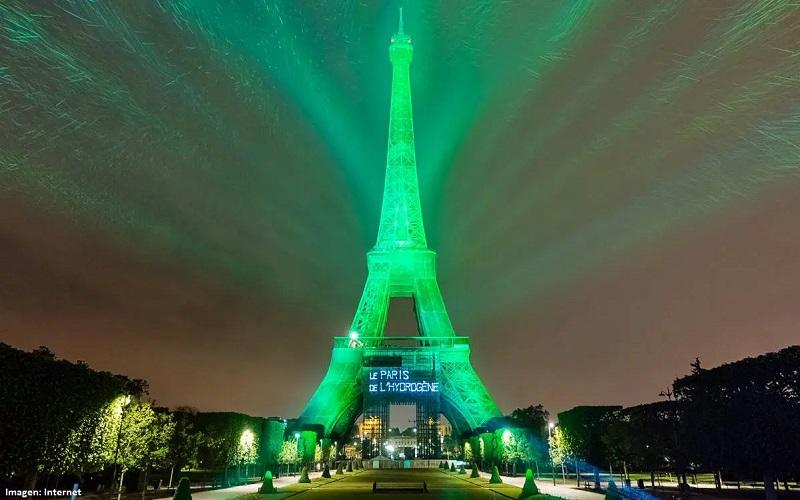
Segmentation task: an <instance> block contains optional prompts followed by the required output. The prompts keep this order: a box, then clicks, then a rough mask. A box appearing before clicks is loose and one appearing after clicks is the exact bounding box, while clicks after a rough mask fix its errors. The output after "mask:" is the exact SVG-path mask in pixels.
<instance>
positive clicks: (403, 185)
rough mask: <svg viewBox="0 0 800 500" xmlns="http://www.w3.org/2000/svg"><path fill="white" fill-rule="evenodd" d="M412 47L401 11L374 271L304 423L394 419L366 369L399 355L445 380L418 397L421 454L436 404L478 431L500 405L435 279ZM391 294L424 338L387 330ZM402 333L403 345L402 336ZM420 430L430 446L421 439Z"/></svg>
mask: <svg viewBox="0 0 800 500" xmlns="http://www.w3.org/2000/svg"><path fill="white" fill-rule="evenodd" d="M412 56H413V46H412V45H411V38H410V37H409V36H408V35H407V34H405V33H404V32H403V21H402V11H401V14H400V26H399V29H398V32H397V33H396V34H395V35H394V37H393V38H392V41H391V44H390V46H389V59H390V61H391V64H392V94H391V109H390V119H389V140H388V151H387V157H386V179H385V183H384V191H383V204H382V207H381V218H380V226H379V229H378V239H377V242H376V244H375V247H374V248H373V249H372V250H371V251H370V252H369V253H368V254H367V268H368V270H369V274H368V277H367V282H366V285H365V287H364V292H363V294H362V296H361V301H360V302H359V304H358V308H357V310H356V314H355V317H354V318H353V323H352V325H351V337H341V338H335V339H334V347H333V356H332V359H331V364H330V367H329V368H328V372H327V373H326V375H325V377H324V378H323V380H322V382H321V383H320V385H319V387H318V388H317V390H316V391H315V393H314V395H313V396H312V397H311V400H310V401H309V402H308V404H307V405H306V407H305V409H304V410H303V412H302V414H301V416H300V419H299V422H298V423H299V425H318V426H322V427H323V428H324V432H325V437H331V438H334V439H336V438H338V439H342V438H347V437H348V436H349V434H350V431H351V429H352V427H353V423H354V422H355V420H356V418H357V417H358V416H359V415H360V414H361V413H362V411H363V412H364V414H365V416H367V413H369V414H370V415H369V416H372V417H380V418H388V416H387V413H388V410H385V409H384V406H383V403H381V402H380V401H374V402H367V403H365V399H368V400H369V397H365V386H366V382H365V380H366V379H365V370H367V369H368V368H367V367H375V366H380V361H376V359H378V360H380V359H386V358H387V357H388V358H393V359H396V360H397V359H399V360H400V363H401V365H393V366H402V367H403V368H407V369H408V370H411V371H412V372H414V373H425V374H429V375H427V376H430V377H432V380H436V381H437V382H438V383H439V387H440V390H439V391H438V394H436V395H435V398H430V397H428V398H423V399H420V400H419V401H417V428H418V446H419V447H420V456H434V455H436V454H438V452H439V449H440V448H439V445H440V443H439V440H438V413H439V411H441V412H442V413H444V415H445V416H446V417H447V418H448V420H449V421H450V422H451V424H452V425H453V429H454V431H456V432H457V433H459V434H462V433H469V432H474V431H475V430H476V429H477V428H478V427H481V426H482V425H484V424H485V423H486V422H487V421H488V420H489V419H491V418H493V417H497V416H500V412H499V410H498V408H497V405H496V404H495V402H494V400H493V399H492V397H491V396H490V395H489V392H488V391H487V390H486V388H485V386H484V385H483V382H481V380H480V378H479V377H478V375H477V373H476V372H475V370H474V369H473V367H472V364H471V363H470V359H469V356H470V349H469V339H468V338H467V337H457V336H456V334H455V332H454V331H453V326H452V324H451V322H450V318H449V316H448V314H447V310H446V309H445V305H444V300H443V299H442V295H441V292H440V290H439V284H438V282H437V280H436V253H435V252H434V251H432V250H430V249H429V248H428V244H427V239H426V237H425V229H424V225H423V221H422V208H421V204H420V196H419V182H418V178H417V164H416V154H415V146H414V127H413V118H412V109H411V85H410V76H409V73H410V72H409V69H410V65H411V61H412ZM393 297H411V298H413V300H414V306H415V311H416V314H417V321H418V323H419V331H420V337H410V338H408V337H406V338H400V337H385V335H384V334H385V328H386V319H387V316H388V310H389V303H390V300H391V298H393ZM397 341H401V344H402V342H405V343H406V345H397ZM434 413H435V414H434ZM386 425H388V424H384V426H383V427H386ZM420 434H423V435H424V440H425V442H426V443H427V442H428V441H430V444H429V445H422V444H420V441H421V440H422V438H423V436H422V435H420ZM434 442H435V444H434ZM370 451H371V452H374V451H376V450H375V449H371V450H370Z"/></svg>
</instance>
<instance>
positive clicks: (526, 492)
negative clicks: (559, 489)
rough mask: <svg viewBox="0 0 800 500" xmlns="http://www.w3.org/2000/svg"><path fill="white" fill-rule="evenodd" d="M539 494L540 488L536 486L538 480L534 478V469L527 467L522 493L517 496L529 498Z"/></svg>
mask: <svg viewBox="0 0 800 500" xmlns="http://www.w3.org/2000/svg"><path fill="white" fill-rule="evenodd" d="M538 494H539V488H538V487H537V486H536V481H534V480H533V471H532V470H530V469H527V470H526V471H525V484H523V485H522V493H520V495H519V497H517V498H528V497H532V496H534V495H538Z"/></svg>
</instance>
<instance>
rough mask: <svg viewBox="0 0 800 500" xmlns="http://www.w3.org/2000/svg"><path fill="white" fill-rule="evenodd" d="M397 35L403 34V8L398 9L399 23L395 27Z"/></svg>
mask: <svg viewBox="0 0 800 500" xmlns="http://www.w3.org/2000/svg"><path fill="white" fill-rule="evenodd" d="M397 33H398V34H400V35H402V34H403V8H402V7H400V23H399V25H398V27H397Z"/></svg>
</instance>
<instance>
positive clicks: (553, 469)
mask: <svg viewBox="0 0 800 500" xmlns="http://www.w3.org/2000/svg"><path fill="white" fill-rule="evenodd" d="M555 426H556V424H554V423H553V422H547V435H548V436H549V437H550V439H549V441H550V446H553V428H555ZM550 465H551V469H550V470H551V475H552V476H553V486H555V485H556V463H555V462H554V461H553V455H552V454H551V455H550Z"/></svg>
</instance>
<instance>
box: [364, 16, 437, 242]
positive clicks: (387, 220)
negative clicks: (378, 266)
mask: <svg viewBox="0 0 800 500" xmlns="http://www.w3.org/2000/svg"><path fill="white" fill-rule="evenodd" d="M413 55H414V47H413V46H412V45H411V38H410V37H409V36H408V35H407V34H406V33H404V31H403V9H400V20H399V24H398V32H397V33H396V34H395V35H394V36H393V37H392V41H391V44H390V45H389V60H390V61H391V63H392V101H391V107H390V109H389V144H388V147H387V152H386V180H385V182H384V185H383V204H382V206H381V219H380V226H379V227H378V241H377V242H376V244H375V248H376V250H394V249H426V248H428V243H427V240H426V238H425V227H424V226H423V223H422V207H421V205H420V200H419V181H418V179H417V158H416V152H415V146H414V120H413V115H412V111H411V79H410V77H409V66H410V65H411V60H412V59H413Z"/></svg>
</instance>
